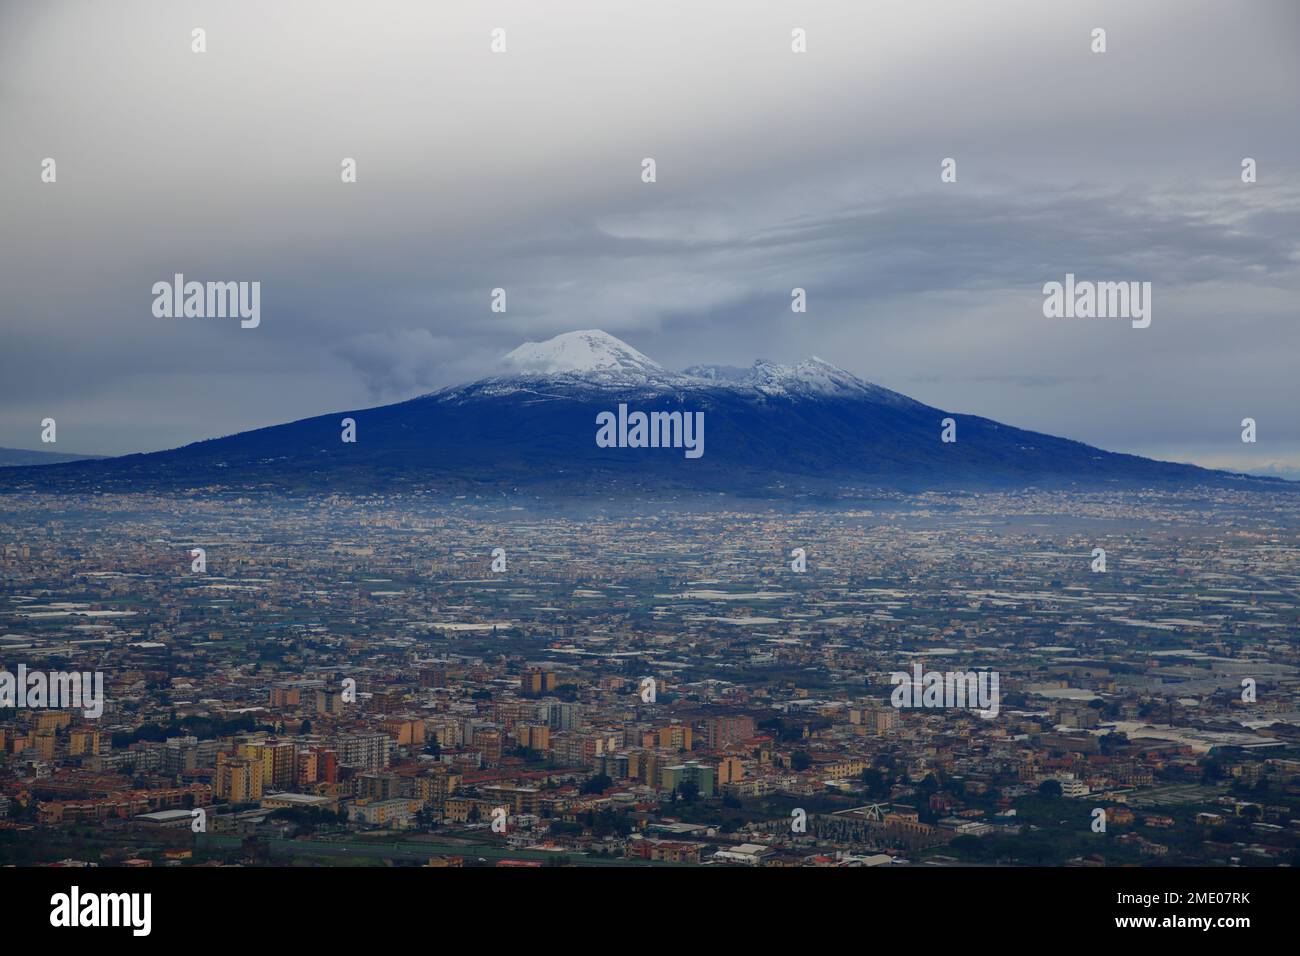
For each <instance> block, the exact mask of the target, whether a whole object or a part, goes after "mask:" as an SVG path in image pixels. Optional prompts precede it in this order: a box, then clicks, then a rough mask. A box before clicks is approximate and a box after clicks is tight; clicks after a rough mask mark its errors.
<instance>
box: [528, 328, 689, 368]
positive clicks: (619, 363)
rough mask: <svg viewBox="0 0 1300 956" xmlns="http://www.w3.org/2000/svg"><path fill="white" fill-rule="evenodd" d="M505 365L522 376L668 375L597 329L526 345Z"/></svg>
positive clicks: (654, 363)
mask: <svg viewBox="0 0 1300 956" xmlns="http://www.w3.org/2000/svg"><path fill="white" fill-rule="evenodd" d="M503 361H504V362H505V364H506V366H507V367H508V368H510V369H512V370H514V371H516V372H519V373H521V374H537V375H589V374H592V373H602V372H614V373H618V374H619V375H627V376H631V377H642V378H659V377H661V376H663V375H666V374H668V370H667V369H665V368H664V367H663V366H662V365H660V364H659V363H658V362H655V361H654V360H653V359H650V358H649V357H647V356H645V355H642V354H641V353H640V352H638V351H637V350H636V349H634V348H632V346H630V345H628V344H627V343H626V342H624V341H623V340H621V339H616V338H615V337H614V336H612V335H610V334H609V333H608V332H602V331H601V330H600V329H583V330H581V331H578V332H565V333H564V334H563V335H557V336H555V337H554V338H551V339H547V340H546V341H545V342H525V343H524V344H523V345H521V346H519V347H518V348H517V349H514V350H513V351H511V352H509V353H507V354H506V356H505V358H504V359H503Z"/></svg>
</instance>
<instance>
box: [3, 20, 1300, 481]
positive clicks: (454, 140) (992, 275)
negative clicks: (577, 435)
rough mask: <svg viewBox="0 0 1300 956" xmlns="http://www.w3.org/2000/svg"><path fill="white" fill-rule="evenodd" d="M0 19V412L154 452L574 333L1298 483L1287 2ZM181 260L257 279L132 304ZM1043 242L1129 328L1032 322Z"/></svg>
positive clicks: (1297, 294)
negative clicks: (1096, 41)
mask: <svg viewBox="0 0 1300 956" xmlns="http://www.w3.org/2000/svg"><path fill="white" fill-rule="evenodd" d="M0 11H3V12H2V13H0V445H4V446H10V447H20V448H41V447H45V448H47V449H49V448H51V446H42V445H41V444H40V438H39V433H40V421H41V419H42V418H45V417H47V416H48V417H54V418H56V419H57V421H58V429H59V431H58V437H59V441H58V445H57V450H58V451H62V452H81V453H98V454H116V453H122V452H129V451H143V450H154V449H159V448H165V447H171V446H174V445H177V444H182V443H184V442H188V441H193V440H197V439H201V438H207V437H213V436H216V435H222V434H229V433H232V432H236V431H241V430H244V429H247V428H252V427H259V426H263V425H269V424H275V423H278V422H283V421H289V420H293V419H297V418H302V417H305V416H309V415H314V414H319V413H324V412H330V411H334V410H338V409H348V408H356V407H364V406H369V405H375V404H382V403H385V402H390V401H396V400H400V399H403V398H409V397H411V396H413V395H416V394H420V393H422V392H426V391H430V390H432V389H434V388H438V387H441V386H443V385H448V384H454V383H457V382H461V381H466V380H470V379H472V378H474V377H477V376H478V375H480V374H482V373H483V372H484V370H486V369H487V368H489V366H490V365H491V364H492V363H493V362H494V361H495V359H496V358H497V357H498V356H499V355H501V354H503V353H504V352H506V351H508V350H510V349H511V348H513V347H515V346H516V345H518V344H519V343H520V342H523V341H525V340H529V339H532V340H538V339H543V338H546V337H549V336H551V335H555V334H557V333H560V332H564V331H569V330H572V329H580V328H602V329H605V330H606V331H608V332H610V333H612V334H614V335H617V336H619V337H621V338H623V339H625V340H626V341H627V342H629V343H630V344H631V345H633V346H635V347H636V348H638V349H640V350H641V351H642V352H645V353H646V354H647V355H649V356H651V357H652V358H654V359H656V360H657V361H659V362H661V363H662V364H664V365H666V366H668V367H670V368H681V367H683V366H686V365H690V364H695V363H702V362H718V363H725V364H732V365H749V364H751V363H752V362H753V361H754V360H755V359H757V358H767V359H773V360H778V361H795V360H798V359H800V358H803V357H806V356H809V355H819V356H821V357H822V358H825V359H827V360H830V361H833V362H835V363H836V364H838V365H841V366H843V367H844V368H846V369H848V370H850V371H852V372H854V373H855V374H857V375H859V376H861V377H862V378H865V379H867V380H869V381H873V382H876V383H878V384H881V385H885V386H888V387H890V388H894V389H897V390H899V391H902V392H904V393H906V394H908V395H911V396H912V397H914V398H917V399H919V400H921V401H924V402H927V403H930V404H933V405H937V406H941V407H943V408H946V409H950V410H954V411H958V412H966V413H975V414H980V415H985V416H988V417H991V418H995V419H999V420H1001V421H1004V422H1008V423H1010V424H1014V425H1017V426H1021V427H1026V428H1032V429H1036V430H1040V431H1045V432H1050V433H1053V434H1058V435H1064V436H1067V437H1071V438H1076V439H1080V440H1083V441H1087V442H1090V443H1092V444H1096V445H1099V446H1102V447H1104V448H1108V449H1112V450H1118V451H1129V452H1135V453H1139V454H1146V455H1152V456H1155V457H1161V458H1169V459H1176V460H1184V461H1195V462H1197V463H1200V464H1206V465H1211V466H1220V467H1234V468H1240V469H1243V470H1250V471H1255V472H1258V473H1275V474H1285V475H1288V476H1291V477H1300V401H1298V399H1300V373H1298V372H1297V356H1300V308H1298V306H1300V4H1297V3H1295V2H1293V0H1278V2H1268V0H1243V2H1239V3H1222V2H1195V0H1191V2H1189V0H1176V2H1159V0H1142V2H1133V0H1121V2H1116V3H1073V2H1072V3H1045V2H1042V0H1026V2H1005V3H992V2H990V3H978V4H977V3H970V2H964V0H959V2H950V3H949V2H944V3H939V2H924V0H899V2H875V0H873V2H864V0H817V2H807V3H798V2H789V0H787V2H763V0H744V2H730V0H713V2H710V3H700V2H698V0H693V2H675V0H654V2H638V3H632V2H624V0H583V2H577V0H548V2H545V3H542V2H537V0H525V2H519V3H505V2H486V0H472V2H471V0H439V2H436V3H434V2H430V3H419V4H416V3H384V2H367V3H356V2H346V3H343V2H332V0H311V2H302V3H289V2H284V0H276V2H273V3H267V2H231V0H222V2H213V3H202V2H187V3H182V2H175V3H172V2H161V0H154V2H147V3H146V2H121V0H118V2H114V3H95V2H85V3H72V2H58V0H53V2H48V3H23V2H0ZM195 27H202V28H204V29H205V30H206V31H207V52H206V53H202V54H196V53H193V52H191V42H192V41H191V30H192V29H193V28H195ZM494 27H501V28H504V29H505V31H506V42H507V52H506V53H505V54H496V55H494V54H492V53H491V52H490V49H489V46H490V39H491V38H490V32H491V30H492V29H493V28H494ZM795 27H802V28H804V29H806V31H807V38H808V39H807V45H808V52H807V53H806V54H801V55H800V54H794V53H792V52H791V50H790V42H791V36H790V34H791V30H792V29H793V28H795ZM1095 27H1102V28H1104V29H1105V30H1106V31H1107V37H1106V40H1107V47H1108V49H1107V52H1106V53H1104V54H1095V53H1092V52H1091V50H1090V44H1091V37H1090V33H1091V31H1092V29H1093V28H1095ZM647 156H649V157H654V158H655V160H656V162H657V172H658V181H657V182H656V183H654V184H645V183H642V182H641V177H640V173H641V160H642V158H643V157H647ZM1247 156H1249V157H1253V158H1254V159H1255V160H1256V161H1257V163H1258V182H1256V183H1254V184H1252V185H1247V184H1243V183H1242V182H1241V176H1240V173H1241V161H1242V158H1243V157H1247ZM45 157H53V158H54V159H55V160H56V162H57V182H56V183H54V184H47V183H42V182H41V178H40V173H41V161H42V160H43V159H44V158H45ZM343 157H355V159H356V161H357V168H358V182H357V183H355V184H343V183H341V182H340V175H339V173H340V162H341V160H342V159H343ZM944 157H954V158H955V159H956V160H957V172H958V177H957V182H956V183H951V184H945V183H941V182H940V177H939V166H940V161H941V160H942V159H943V158H944ZM177 272H180V273H183V274H184V275H185V276H186V277H187V278H188V279H196V280H200V281H207V280H247V281H252V280H258V281H260V282H261V283H262V318H261V325H260V327H258V328H256V329H241V328H240V327H239V323H238V321H236V320H221V319H193V318H191V319H159V318H155V317H154V316H153V314H152V311H151V305H152V300H153V296H152V293H151V291H150V290H151V287H152V285H153V284H154V283H155V282H157V281H160V280H170V278H171V276H172V275H173V274H174V273H177ZM1067 272H1073V273H1075V274H1076V275H1077V276H1078V277H1079V278H1080V279H1093V280H1097V281H1128V280H1132V281H1149V282H1151V283H1152V286H1153V300H1154V303H1153V316H1152V323H1151V326H1150V328H1147V329H1133V328H1131V327H1130V324H1129V323H1128V322H1127V321H1124V320H1068V319H1048V318H1045V317H1044V316H1043V313H1042V303H1043V294H1042V287H1043V284H1044V283H1045V282H1049V281H1053V280H1057V281H1059V280H1061V279H1063V277H1064V275H1065V273H1067ZM496 286H501V287H504V288H506V289H507V294H508V311H507V312H506V313H505V314H495V313H493V312H491V311H490V309H489V297H490V290H491V289H492V288H493V287H496ZM794 286H800V287H803V288H805V289H807V294H808V312H807V314H805V315H797V314H794V313H792V312H791V311H790V290H791V288H792V287H794ZM1247 416H1250V417H1253V418H1255V419H1256V420H1257V422H1258V430H1259V442H1258V444H1256V445H1245V444H1243V443H1242V442H1241V440H1240V431H1241V428H1240V422H1241V419H1242V418H1244V417H1247Z"/></svg>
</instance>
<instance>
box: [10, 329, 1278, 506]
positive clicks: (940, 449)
mask: <svg viewBox="0 0 1300 956" xmlns="http://www.w3.org/2000/svg"><path fill="white" fill-rule="evenodd" d="M503 364H504V366H505V367H504V369H503V374H500V375H497V376H494V377H491V378H485V379H479V380H478V381H476V382H471V383H469V384H467V385H461V386H457V387H453V388H446V389H442V390H441V391H438V392H434V393H432V394H430V395H424V396H421V397H419V398H413V399H411V400H409V401H405V402H398V403H397V404H394V405H383V406H380V407H377V408H367V409H355V410H349V411H342V412H334V413H331V414H328V415H320V416H317V417H314V418H307V419H303V420H301V421H296V422H289V423H287V424H284V425H275V426H272V427H270V428H259V429H256V430H255V431H249V432H243V433H241V434H238V435H230V436H227V437H225V438H217V439H212V440H209V441H203V442H197V443H195V444H193V445H187V446H185V447H183V448H175V449H172V450H170V451H164V452H155V453H152V454H147V455H127V456H124V457H122V458H114V459H105V460H102V461H86V462H74V463H71V464H54V465H44V466H37V467H27V468H14V469H0V492H3V491H4V490H6V488H8V489H20V490H30V489H33V488H37V487H39V488H40V489H42V490H45V491H48V490H50V489H53V488H61V489H67V490H85V489H95V490H99V491H103V490H110V489H111V490H126V491H141V490H147V491H158V490H176V489H192V488H194V487H199V486H202V487H208V486H213V487H222V488H230V489H238V490H241V491H245V490H248V489H261V490H264V491H272V492H274V493H295V494H296V493H317V492H332V493H347V494H371V493H390V492H407V491H410V492H418V493H439V494H445V495H453V496H466V495H471V494H472V495H475V496H482V495H493V496H495V495H502V496H508V495H517V494H526V495H531V496H534V497H537V498H541V497H556V498H567V497H592V496H595V497H599V498H601V499H602V500H634V499H635V498H636V497H637V496H640V495H669V496H675V495H683V494H697V493H703V494H707V495H709V496H718V495H723V496H732V497H733V498H736V499H741V500H748V499H765V498H782V497H796V498H807V497H809V496H817V497H830V498H837V497H841V496H845V495H847V496H853V495H861V494H863V493H864V489H889V490H923V489H963V490H978V489H984V488H1017V487H1019V488H1023V487H1031V486H1032V487H1078V488H1087V489H1095V488H1097V487H1100V486H1103V485H1104V486H1105V487H1121V486H1127V487H1153V486H1157V485H1174V486H1180V485H1188V484H1191V483H1195V482H1201V483H1212V484H1215V485H1218V486H1225V485H1231V486H1233V487H1240V486H1241V485H1242V481H1243V477H1244V476H1239V475H1229V474H1226V473H1224V472H1210V471H1204V470H1202V469H1199V468H1194V467H1192V466H1190V465H1177V464H1171V463H1166V462H1156V461H1149V460H1147V459H1143V458H1137V457H1134V456H1132V455H1117V454H1112V453H1109V452H1105V451H1102V450H1100V449H1097V448H1091V447H1089V446H1087V445H1083V444H1080V443H1079V442H1073V441H1069V440H1068V439H1063V438H1055V437H1053V436H1051V435H1043V434H1039V433H1035V432H1028V431H1024V430H1022V429H1019V428H1015V427H1012V426H1009V425H1002V424H1000V423H998V422H994V421H989V420H988V419H985V418H979V417H977V416H971V415H961V414H959V413H955V412H949V411H944V410H941V409H938V408H932V407H931V406H928V405H924V404H922V403H920V402H917V401H913V400H912V399H910V398H907V397H906V396H904V395H900V394H898V393H897V392H891V391H889V390H888V389H885V388H881V387H879V386H877V385H872V384H870V383H868V382H864V381H862V379H860V378H858V377H857V376H855V375H853V374H851V373H850V372H846V371H845V370H844V369H841V368H837V367H836V366H834V365H832V364H831V363H829V362H825V361H823V360H821V359H817V358H813V359H808V360H806V361H803V362H799V363H798V364H797V365H778V364H776V363H774V362H767V361H758V362H755V363H754V364H753V366H752V367H750V368H736V367H734V366H721V365H695V366H692V367H690V368H688V369H686V370H685V371H683V372H674V371H670V370H668V369H665V368H664V367H663V366H662V365H660V364H659V363H657V362H655V361H654V360H653V359H651V358H649V357H648V356H646V355H644V354H642V353H641V352H639V351H637V350H636V349H634V348H633V347H632V346H630V345H628V344H627V343H626V342H622V341H620V340H619V339H617V338H615V337H614V336H612V335H609V334H608V333H605V332H601V331H599V330H597V329H586V330H583V331H578V332H567V333H565V334H563V335H558V336H556V337H555V338H553V339H548V340H547V341H545V342H527V343H525V344H523V345H521V346H519V347H518V348H516V349H514V350H513V351H511V352H510V353H509V354H508V355H506V356H505V359H504V363H503ZM629 409H631V410H632V411H634V412H636V411H639V412H645V413H651V414H654V413H661V414H667V415H672V414H674V413H680V415H681V416H683V420H685V418H684V416H686V415H690V416H692V420H693V421H695V420H698V421H699V422H700V423H701V426H700V430H699V431H697V432H696V434H698V435H700V436H701V438H702V436H703V435H704V434H706V432H707V435H708V442H707V451H704V452H703V453H702V455H701V456H699V457H697V458H688V457H685V456H683V455H682V454H681V453H672V450H670V449H666V447H665V448H661V447H656V446H653V445H652V446H651V447H649V448H646V447H644V446H641V447H638V446H635V445H632V444H628V445H627V446H623V445H621V444H620V445H619V446H618V447H611V446H608V445H602V444H601V443H600V442H599V441H598V440H597V436H598V434H599V432H598V427H599V426H600V421H601V419H602V418H603V417H605V416H609V415H613V414H615V411H616V410H617V412H618V413H619V415H620V416H621V415H622V414H623V413H624V412H626V411H627V410H629ZM345 416H346V420H350V421H352V422H353V423H354V424H355V427H356V432H355V435H356V438H357V440H356V441H353V442H347V441H341V440H340V437H339V436H340V432H339V429H340V421H341V420H344V417H345ZM705 422H707V428H705V427H704V426H703V423H705ZM945 422H955V423H956V428H957V434H958V436H959V440H958V441H955V442H948V441H944V440H943V439H942V437H941V434H942V431H943V429H944V427H945V426H944V423H945ZM675 447H676V446H674V448H675ZM699 447H700V448H701V449H703V448H705V447H706V446H705V445H704V444H703V443H701V444H700V446H699ZM1249 481H1250V482H1252V483H1259V482H1256V480H1255V479H1249Z"/></svg>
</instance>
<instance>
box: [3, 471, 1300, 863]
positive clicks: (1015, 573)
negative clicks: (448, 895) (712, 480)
mask: <svg viewBox="0 0 1300 956" xmlns="http://www.w3.org/2000/svg"><path fill="white" fill-rule="evenodd" d="M5 504H6V508H5V512H4V513H3V515H2V516H0V540H2V541H3V542H4V544H3V554H2V555H0V562H2V563H0V570H2V571H3V582H4V584H3V591H2V592H0V635H2V636H0V664H2V665H3V668H2V669H3V670H5V671H7V672H9V673H16V672H17V668H18V665H19V664H22V665H23V666H25V667H26V669H27V670H28V671H29V672H32V671H38V670H39V671H47V672H50V673H55V672H66V671H75V672H83V671H94V672H96V673H101V674H102V675H103V694H102V697H103V700H102V702H101V705H100V706H102V715H99V716H98V717H96V718H95V719H88V718H87V717H86V716H85V714H86V713H87V710H82V709H55V708H51V707H46V708H34V707H29V708H26V709H16V708H14V707H12V706H10V707H9V708H8V709H4V710H0V742H3V758H0V862H5V863H18V864H23V865H30V864H58V865H62V866H83V867H85V866H91V867H93V866H129V867H205V866H221V865H231V864H239V865H244V866H249V865H258V864H274V865H314V866H329V865H338V864H345V865H349V866H358V865H360V866H412V867H485V866H490V867H539V866H566V865H583V866H591V865H602V866H604V865H621V866H651V867H653V866H715V867H777V866H779V867H878V866H909V867H917V866H962V865H970V864H982V865H1034V864H1037V865H1062V866H1074V867H1090V866H1107V865H1123V864H1132V865H1161V864H1184V865H1185V864H1207V865H1224V866H1229V865H1230V866H1240V867H1269V866H1278V865H1294V864H1295V863H1296V862H1297V861H1300V650H1298V648H1297V645H1296V642H1295V635H1296V633H1297V628H1300V512H1298V508H1297V505H1298V504H1300V502H1297V500H1296V496H1295V495H1294V494H1292V493H1289V492H1284V493H1279V494H1276V495H1267V494H1261V493H1259V492H1248V493H1240V492H1236V491H1232V490H1227V491H1203V492H1196V491H1192V492H1184V493H1169V494H1158V493H1149V494H1136V493H1113V494H1108V493H1097V494H1088V495H1077V494H1071V495H1068V496H1066V495H1055V494H1052V493H1046V492H1007V493H989V494H979V495H968V494H959V493H953V494H939V493H936V494H925V495H919V496H913V497H905V496H901V495H894V496H890V495H882V496H881V497H880V498H879V499H878V500H876V501H873V502H870V503H869V504H863V505H860V506H857V507H854V508H852V509H848V508H844V509H838V510H821V511H788V510H782V509H779V508H775V507H774V508H772V509H770V510H756V509H755V508H754V507H753V505H752V504H751V505H749V506H747V507H746V508H745V509H744V510H741V509H739V508H736V509H732V508H729V507H728V505H727V504H726V503H725V502H722V503H718V504H716V505H713V506H711V507H709V508H708V509H705V508H702V507H698V506H696V507H690V506H687V505H674V504H673V503H671V502H668V503H664V502H661V503H658V504H648V503H647V504H645V505H643V506H642V507H641V508H640V509H639V510H638V511H636V512H635V513H629V512H628V511H627V510H626V509H623V510H622V512H621V513H620V511H619V510H617V509H614V508H613V507H604V508H602V507H601V506H600V505H597V504H589V505H588V506H586V508H584V509H582V510H581V511H580V510H570V511H567V512H566V511H565V510H564V509H560V508H556V507H551V508H546V507H542V508H538V507H531V508H530V507H527V503H526V502H520V503H518V504H511V503H509V502H506V503H502V502H499V501H498V502H490V501H482V500H480V501H475V500H473V499H472V498H468V499H462V500H457V501H453V502H440V501H436V500H421V499H420V498H419V497H418V496H417V497H413V498H407V499H401V498H397V497H392V498H385V497H381V496H375V497H373V498H372V499H369V500H355V499H343V498H336V499H319V500H312V501H304V502H300V503H298V504H286V503H284V502H276V503H268V502H265V501H257V500H256V499H252V498H243V499H241V498H229V497H227V498H223V497H220V496H212V495H204V494H199V493H196V494H193V495H190V496H179V497H172V498H159V497H152V496H148V495H93V496H84V497H79V498H75V499H68V498H66V497H61V498H58V499H57V500H52V499H51V498H49V497H48V496H42V495H39V494H33V495H14V496H10V497H9V498H8V500H6V503H5ZM918 669H919V671H918ZM934 671H939V672H943V673H944V674H951V673H962V674H970V673H975V674H986V675H987V674H988V673H992V674H995V675H996V683H995V684H994V694H995V695H996V697H997V699H996V701H995V702H994V706H993V707H989V706H988V704H989V701H988V700H980V701H979V702H978V703H979V704H980V709H976V708H975V705H976V701H975V700H974V696H975V695H974V694H972V697H971V700H970V701H969V706H961V704H962V702H961V701H957V706H951V704H952V703H953V701H952V700H951V699H947V700H945V699H944V697H943V695H942V694H939V695H930V696H927V695H924V694H923V693H922V692H921V688H920V680H919V679H918V680H917V681H916V683H917V687H916V694H915V695H914V699H913V698H912V695H907V696H904V695H902V694H899V693H897V691H898V689H899V686H900V683H901V684H902V685H906V683H908V682H910V680H911V679H912V677H913V675H916V674H918V672H934ZM894 675H907V677H908V681H900V679H896V678H895V676H894ZM30 679H31V678H30V674H29V680H30ZM949 696H950V697H951V695H949ZM10 703H11V704H12V703H13V700H12V699H11V700H10Z"/></svg>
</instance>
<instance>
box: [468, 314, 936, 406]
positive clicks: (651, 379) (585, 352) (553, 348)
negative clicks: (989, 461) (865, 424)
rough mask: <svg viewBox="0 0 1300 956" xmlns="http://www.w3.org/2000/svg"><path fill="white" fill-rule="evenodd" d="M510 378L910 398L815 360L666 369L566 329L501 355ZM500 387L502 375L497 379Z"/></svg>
mask: <svg viewBox="0 0 1300 956" xmlns="http://www.w3.org/2000/svg"><path fill="white" fill-rule="evenodd" d="M502 364H503V367H504V369H505V371H506V380H505V381H508V380H509V379H510V378H511V377H524V378H527V379H529V383H528V384H529V385H533V384H536V379H537V378H539V377H540V378H542V379H554V380H557V381H562V382H566V383H570V384H579V383H580V384H582V385H586V386H597V387H600V386H606V387H614V388H626V387H645V386H651V387H654V386H658V387H662V388H669V389H674V390H698V389H716V388H725V389H733V390H737V391H740V392H749V393H751V394H753V395H754V397H760V396H767V397H775V396H790V397H794V396H804V397H814V396H821V397H828V396H840V397H846V398H847V397H854V398H865V399H869V400H873V401H878V402H889V403H897V402H910V401H911V399H908V398H906V397H905V396H903V395H900V394H898V393H897V392H891V391H889V389H885V388H880V387H879V386H876V385H872V384H870V383H869V382H864V381H862V379H860V378H858V377H857V376H856V375H853V374H852V373H851V372H846V371H845V370H844V369H842V368H838V367H837V366H835V365H832V364H831V363H830V362H827V361H824V360H822V359H819V358H816V357H815V356H814V357H813V358H811V359H807V360H805V361H802V362H800V363H799V364H797V365H779V364H777V363H776V362H768V361H766V360H763V359H760V360H758V361H756V362H755V363H754V365H753V367H752V368H748V369H744V368H737V367H735V366H727V365H692V366H691V367H690V368H687V369H686V370H684V371H682V372H674V371H670V370H669V369H666V368H664V367H663V366H662V365H660V364H659V363H658V362H656V361H654V359H652V358H650V357H649V356H647V355H645V354H644V353H642V352H639V351H638V350H636V349H635V348H633V347H632V346H630V345H628V344H627V343H626V342H624V341H623V340H622V339H619V338H616V337H615V336H613V335H610V334H609V333H608V332H604V331H602V330H600V329H583V330H581V331H578V332H565V333H564V334H562V335H557V336H555V337H554V338H551V339H547V340H546V341H545V342H525V343H524V344H523V345H521V346H519V347H518V348H516V349H514V350H513V351H511V352H509V353H508V354H507V355H506V356H505V357H504V358H503V359H502ZM493 381H494V384H496V385H497V386H498V387H500V385H502V384H505V382H503V380H502V379H495V380H493Z"/></svg>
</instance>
